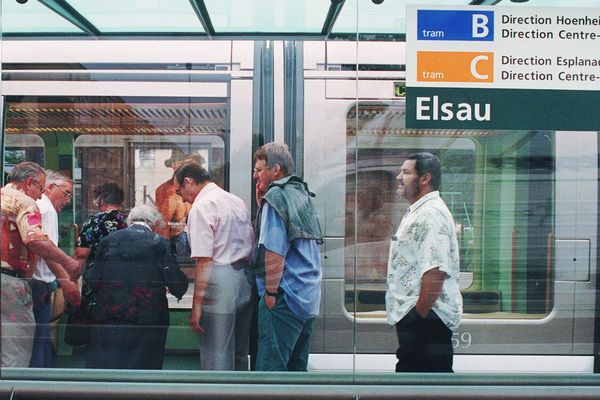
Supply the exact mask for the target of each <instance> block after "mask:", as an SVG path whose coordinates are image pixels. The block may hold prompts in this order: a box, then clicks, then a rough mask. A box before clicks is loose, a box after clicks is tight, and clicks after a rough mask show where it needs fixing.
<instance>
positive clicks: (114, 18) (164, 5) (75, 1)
mask: <svg viewBox="0 0 600 400" xmlns="http://www.w3.org/2000/svg"><path fill="white" fill-rule="evenodd" d="M69 4H71V5H72V6H73V7H74V8H76V9H77V11H78V12H79V13H81V14H82V15H84V16H85V17H86V18H87V19H88V20H89V21H90V22H91V23H92V24H94V26H96V28H98V29H99V30H100V31H101V32H105V33H118V32H129V33H132V32H133V33H135V32H140V33H149V32H170V33H172V32H193V33H204V28H203V27H202V24H201V23H200V21H199V20H198V17H197V16H196V14H195V13H194V10H193V9H192V7H191V6H190V2H189V1H188V0H169V1H168V2H165V1H160V0H148V1H139V0H138V1H119V0H103V1H89V0H69Z"/></svg>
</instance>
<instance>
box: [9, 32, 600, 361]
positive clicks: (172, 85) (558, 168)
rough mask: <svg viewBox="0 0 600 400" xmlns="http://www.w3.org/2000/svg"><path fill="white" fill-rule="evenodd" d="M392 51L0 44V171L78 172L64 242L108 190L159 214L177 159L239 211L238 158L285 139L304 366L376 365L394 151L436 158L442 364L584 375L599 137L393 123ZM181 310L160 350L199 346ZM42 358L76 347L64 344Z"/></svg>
mask: <svg viewBox="0 0 600 400" xmlns="http://www.w3.org/2000/svg"><path fill="white" fill-rule="evenodd" d="M109 46H110V47H109ZM404 46H405V45H404V43H403V42H376V41H364V42H362V41H361V42H343V41H337V42H336V41H329V42H317V41H314V42H311V41H304V42H284V41H264V42H260V41H256V42H255V41H237V40H219V41H194V40H186V41H168V40H163V41H152V40H148V41H127V40H120V41H113V42H111V43H110V45H109V44H108V43H107V42H103V41H77V40H70V41H60V40H54V41H42V40H28V41H4V42H3V48H2V62H3V64H2V77H3V79H2V87H1V91H2V104H3V127H2V162H3V164H2V169H3V175H4V176H5V175H6V174H7V173H8V172H9V171H10V169H11V167H12V166H13V165H15V164H16V163H18V162H21V161H35V162H38V163H39V164H41V165H43V166H45V167H48V168H51V169H57V170H60V171H63V172H65V173H67V174H68V175H69V176H72V177H73V178H74V180H75V183H76V185H75V195H74V199H73V203H72V204H71V206H70V208H69V207H67V208H66V209H65V210H63V212H62V213H61V215H60V217H59V220H60V224H61V228H60V229H61V230H60V232H61V242H60V244H61V246H62V247H63V248H64V249H66V250H69V251H71V250H72V247H73V229H74V228H73V225H74V224H81V222H83V221H84V220H85V219H86V218H87V217H88V216H89V215H90V214H91V213H94V212H95V211H96V210H95V209H94V206H93V198H92V197H93V196H92V190H93V188H94V187H95V186H97V185H98V184H101V183H105V182H109V181H110V182H115V183H117V184H119V185H120V186H121V187H123V188H124V189H125V202H124V206H125V209H126V210H128V209H130V208H132V207H133V206H134V205H136V204H139V203H150V204H155V203H156V196H155V190H156V188H157V187H158V186H159V185H160V184H161V183H163V182H165V181H166V180H168V179H169V178H171V176H172V174H173V170H172V169H171V168H170V167H169V166H168V164H169V162H168V160H170V159H171V156H172V154H173V152H183V153H185V154H195V155H199V156H201V157H202V160H203V162H204V163H205V164H204V166H205V167H206V168H207V169H208V170H209V172H210V173H211V175H212V176H213V178H214V179H215V182H216V183H217V184H219V185H220V186H222V187H224V188H225V189H227V190H229V191H231V192H232V193H234V194H236V195H238V196H240V197H241V198H242V199H244V201H245V202H246V204H247V205H248V207H249V208H251V209H253V210H254V211H255V210H256V204H255V203H254V196H253V182H252V155H253V151H254V150H256V148H257V147H258V146H259V145H260V144H262V143H264V142H266V141H270V140H277V141H281V142H283V141H285V142H286V143H288V145H289V147H290V149H291V151H292V152H293V154H294V157H295V160H296V163H297V169H298V171H297V173H298V175H301V176H302V177H303V178H304V179H305V180H306V181H307V182H308V184H309V187H310V189H311V191H313V192H315V193H316V195H317V196H316V198H315V200H314V201H315V205H316V207H317V210H318V214H319V218H320V223H321V226H322V229H323V233H324V235H325V241H324V244H323V245H322V247H321V254H322V267H323V274H324V275H323V276H324V279H323V287H322V289H323V296H322V304H321V315H320V316H319V318H318V321H317V323H316V331H315V333H314V338H313V343H312V347H311V358H310V368H311V369H315V370H340V369H352V368H356V369H358V370H381V371H385V370H387V371H392V370H393V365H394V352H395V349H396V347H397V343H396V335H395V331H394V329H393V328H392V327H390V326H389V325H388V324H387V323H386V318H385V301H384V297H385V280H386V272H387V271H386V269H387V256H388V249H389V239H390V237H391V236H392V235H393V234H394V232H395V230H396V229H397V227H398V224H399V222H400V219H401V218H402V215H403V214H404V212H405V209H406V207H407V206H408V204H407V203H406V202H405V201H404V200H402V199H401V198H400V196H398V194H397V193H396V188H397V185H396V182H395V177H396V175H397V174H398V170H399V167H400V165H401V164H402V162H403V160H404V158H405V157H406V156H407V155H408V154H410V153H412V152H415V151H430V152H433V153H435V154H436V155H437V156H439V157H440V159H441V162H442V168H443V182H442V188H441V195H442V197H443V198H444V200H445V201H446V203H447V204H448V206H449V208H450V210H451V212H452V214H453V216H454V219H455V222H456V225H457V232H458V235H459V237H458V240H459V244H460V258H461V290H462V295H463V298H464V314H463V319H462V324H461V326H460V329H459V331H458V332H456V333H455V334H454V336H453V342H454V347H455V352H456V356H455V370H457V371H504V372H519V371H522V372H534V371H537V372H558V371H563V372H592V371H593V368H594V351H595V349H594V343H595V342H598V340H597V338H595V336H594V335H595V330H594V323H595V318H597V315H598V310H597V291H596V286H597V249H598V241H597V238H598V178H599V176H598V158H599V157H598V155H599V152H598V149H599V136H598V133H597V132H555V131H542V130H539V131H536V130H530V131H483V130H418V129H407V128H406V127H405V123H404V121H405V100H404V97H403V96H404V81H405V60H404V56H405V48H404ZM526 108H527V105H523V110H524V112H526ZM181 261H182V265H183V267H184V269H185V270H186V271H187V274H188V276H189V277H190V285H193V282H191V279H193V273H192V268H193V267H192V264H191V263H190V262H189V261H190V260H187V261H186V260H181ZM190 306H191V290H190V291H189V292H188V295H187V296H186V297H185V298H184V300H183V301H182V302H180V303H176V302H172V303H171V304H170V307H171V314H172V315H171V321H172V322H171V324H172V326H171V327H170V331H169V338H168V344H167V352H168V353H169V354H180V353H181V352H184V353H185V352H189V353H192V354H194V355H195V354H196V352H197V337H196V336H195V334H194V333H192V332H191V331H190V330H189V329H188V327H187V317H188V313H189V311H188V310H189V308H190ZM59 331H60V330H59ZM596 335H597V333H596ZM59 337H60V335H59ZM58 352H59V354H60V355H62V356H64V357H66V358H68V357H69V356H70V355H72V356H73V357H74V356H75V354H76V351H75V350H74V349H72V348H71V347H70V346H68V345H66V344H64V343H63V342H62V341H60V339H59V343H58ZM332 355H335V356H334V357H332ZM167 357H168V355H167Z"/></svg>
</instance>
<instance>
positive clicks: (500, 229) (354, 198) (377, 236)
mask: <svg viewBox="0 0 600 400" xmlns="http://www.w3.org/2000/svg"><path fill="white" fill-rule="evenodd" d="M395 108H397V107H396V106H389V105H361V106H359V107H358V115H357V114H356V111H354V109H353V110H351V111H350V112H349V114H348V119H347V126H348V129H347V177H346V223H345V271H346V272H345V277H346V279H345V283H346V300H345V303H346V309H347V310H348V311H350V312H356V316H357V317H359V318H360V317H365V318H372V317H377V316H379V317H383V316H384V311H385V280H386V275H387V258H388V252H389V239H390V237H391V236H392V235H393V234H394V233H395V231H396V229H397V228H398V225H399V223H400V220H401V218H402V216H403V215H404V213H405V211H406V208H407V207H408V205H409V204H408V203H407V202H406V201H405V200H404V199H402V198H401V197H400V196H399V195H398V194H397V193H396V188H397V184H396V180H395V178H396V176H397V174H398V171H399V168H400V166H401V165H402V163H403V161H404V160H405V159H406V156H408V155H409V154H410V153H413V152H418V151H429V152H432V153H434V154H436V155H437V156H438V157H439V158H440V160H441V164H442V185H441V190H440V194H441V196H442V198H443V199H444V201H445V202H446V204H447V205H448V207H449V208H450V211H451V212H452V214H453V216H454V220H455V223H456V227H457V235H458V242H459V247H460V259H461V266H460V270H461V290H462V293H463V300H464V313H465V317H466V318H469V317H474V318H514V317H518V316H519V315H523V317H527V318H539V317H541V316H543V315H545V314H546V313H548V312H549V311H550V309H551V307H552V296H551V288H552V281H551V277H552V263H553V255H552V246H551V245H550V244H549V243H551V240H550V239H551V238H552V230H553V189H552V188H553V179H554V165H553V158H552V154H553V134H552V133H548V132H468V131H444V132H438V131H410V130H406V129H403V128H402V127H401V125H402V123H403V122H398V121H394V118H396V117H390V116H391V115H392V116H393V115H398V116H400V115H403V113H401V112H399V110H396V109H395ZM386 116H387V117H386ZM397 118H398V119H400V117H397ZM356 119H358V121H359V122H358V125H357V123H356ZM357 126H358V130H356V127H357Z"/></svg>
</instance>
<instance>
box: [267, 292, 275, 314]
mask: <svg viewBox="0 0 600 400" xmlns="http://www.w3.org/2000/svg"><path fill="white" fill-rule="evenodd" d="M275 303H277V297H275V296H269V295H268V294H266V293H265V305H266V306H267V308H268V309H269V310H270V309H272V308H273V307H275Z"/></svg>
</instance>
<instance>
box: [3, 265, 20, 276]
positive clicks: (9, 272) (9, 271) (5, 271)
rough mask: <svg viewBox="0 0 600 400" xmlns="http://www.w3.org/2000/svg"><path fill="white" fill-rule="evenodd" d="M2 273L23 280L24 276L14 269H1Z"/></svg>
mask: <svg viewBox="0 0 600 400" xmlns="http://www.w3.org/2000/svg"><path fill="white" fill-rule="evenodd" d="M0 272H2V273H3V274H6V275H10V276H12V277H14V278H22V277H23V275H22V274H21V273H20V272H19V271H15V270H14V269H10V268H4V267H0Z"/></svg>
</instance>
